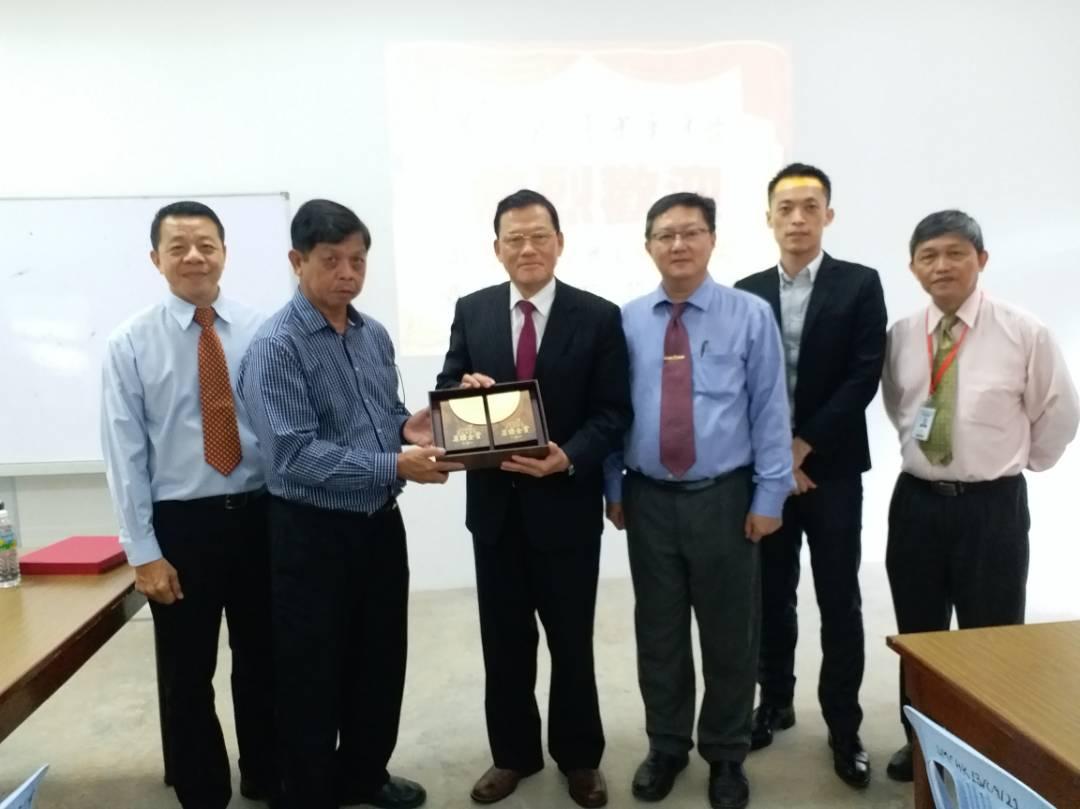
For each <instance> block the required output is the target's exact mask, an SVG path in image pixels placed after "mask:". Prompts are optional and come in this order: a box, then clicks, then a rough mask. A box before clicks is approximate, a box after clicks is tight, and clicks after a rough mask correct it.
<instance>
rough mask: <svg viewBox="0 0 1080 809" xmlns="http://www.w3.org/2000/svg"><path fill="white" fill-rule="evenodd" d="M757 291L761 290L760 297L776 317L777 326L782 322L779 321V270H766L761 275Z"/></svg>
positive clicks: (774, 268)
mask: <svg viewBox="0 0 1080 809" xmlns="http://www.w3.org/2000/svg"><path fill="white" fill-rule="evenodd" d="M759 289H760V290H761V297H763V298H764V299H765V300H767V301H768V302H769V306H771V307H772V310H773V314H774V315H776V322H777V324H778V325H779V324H780V323H782V322H783V321H781V320H780V270H779V269H777V268H776V267H773V268H772V269H771V270H766V271H765V272H764V273H763V275H762V279H761V284H760V287H759Z"/></svg>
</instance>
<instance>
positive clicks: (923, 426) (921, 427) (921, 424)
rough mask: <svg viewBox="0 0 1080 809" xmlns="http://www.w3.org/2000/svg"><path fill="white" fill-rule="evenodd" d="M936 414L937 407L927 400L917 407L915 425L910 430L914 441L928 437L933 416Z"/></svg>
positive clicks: (932, 423)
mask: <svg viewBox="0 0 1080 809" xmlns="http://www.w3.org/2000/svg"><path fill="white" fill-rule="evenodd" d="M935 415H937V408H935V407H934V406H933V405H932V404H930V403H929V402H927V403H926V404H924V405H923V406H922V407H920V408H919V413H918V415H916V416H915V427H914V428H913V429H912V431H911V436H912V438H914V439H915V440H916V441H925V440H926V439H928V438H929V437H930V428H932V427H933V426H934V416H935Z"/></svg>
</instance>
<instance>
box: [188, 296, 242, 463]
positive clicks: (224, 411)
mask: <svg viewBox="0 0 1080 809" xmlns="http://www.w3.org/2000/svg"><path fill="white" fill-rule="evenodd" d="M215 318H216V313H215V312H214V310H213V309H211V308H210V307H209V306H207V307H199V308H197V309H196V310H195V322H196V323H198V324H199V325H200V326H202V334H200V335H199V402H200V404H201V405H202V419H203V455H204V456H205V457H206V462H207V463H208V464H210V466H212V467H213V468H214V469H216V470H217V471H218V472H220V473H221V474H223V475H228V474H229V473H230V472H232V471H233V470H234V469H236V467H237V466H239V465H240V458H241V453H240V431H239V429H238V427H237V424H236V405H235V403H234V402H233V392H232V385H231V384H229V366H228V364H227V363H226V362H225V351H224V349H223V348H222V347H221V339H220V338H219V337H218V334H217V330H216V329H214V320H215Z"/></svg>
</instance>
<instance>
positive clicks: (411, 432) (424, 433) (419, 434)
mask: <svg viewBox="0 0 1080 809" xmlns="http://www.w3.org/2000/svg"><path fill="white" fill-rule="evenodd" d="M401 437H402V438H404V439H405V443H407V444H415V445H416V446H418V447H430V446H431V445H432V444H434V443H435V439H434V437H433V436H432V434H431V408H430V407H425V408H424V409H423V410H417V411H416V412H415V413H413V414H412V415H411V416H409V420H408V421H406V422H405V426H404V427H402V428H401Z"/></svg>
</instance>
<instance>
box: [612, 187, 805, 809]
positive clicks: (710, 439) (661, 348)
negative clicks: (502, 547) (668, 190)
mask: <svg viewBox="0 0 1080 809" xmlns="http://www.w3.org/2000/svg"><path fill="white" fill-rule="evenodd" d="M715 245H716V203H715V202H714V201H713V200H711V199H709V198H708V197H702V196H700V195H698V194H691V193H679V194H671V195H669V196H666V197H663V198H662V199H660V200H658V201H657V202H656V203H654V204H653V206H652V207H651V208H650V209H649V212H648V214H647V215H646V221H645V248H646V250H647V251H648V253H649V255H650V257H651V258H652V259H653V261H654V262H655V264H656V267H657V269H658V270H659V271H660V276H661V283H660V286H659V287H658V288H657V289H656V290H655V291H653V292H651V293H649V294H648V295H646V296H644V297H642V298H638V299H637V300H635V301H631V302H630V303H629V304H627V305H626V307H624V309H623V329H624V330H625V332H626V341H627V345H628V348H629V351H630V386H631V395H632V398H633V405H634V423H633V425H632V427H631V428H630V431H629V432H628V433H627V435H626V440H625V447H624V452H623V453H622V454H620V455H616V456H613V457H612V458H611V459H609V462H608V464H607V480H606V495H607V501H608V506H607V513H608V518H609V519H610V520H611V522H612V524H614V525H615V527H616V528H618V529H620V530H622V529H623V528H625V529H626V531H627V545H628V548H629V553H630V572H631V577H632V579H633V584H634V596H635V599H636V610H635V632H636V635H637V649H638V677H639V684H640V686H641V694H642V697H643V699H644V702H645V730H646V733H647V734H648V737H649V754H648V756H647V757H646V758H645V760H644V761H643V762H642V763H641V765H640V766H639V767H638V769H637V772H636V773H635V775H634V781H633V787H632V788H633V793H634V795H635V796H636V797H638V798H639V799H642V800H649V801H657V800H660V799H662V798H663V797H665V796H666V795H667V794H668V792H670V791H671V788H672V785H673V783H674V781H675V777H676V775H678V773H679V772H680V771H681V770H682V769H683V768H684V767H686V765H687V763H688V760H689V758H688V755H687V754H688V753H689V751H690V749H691V748H692V747H693V741H692V734H693V725H694V704H695V703H694V662H693V649H692V647H691V642H690V611H691V608H692V609H693V611H694V614H695V615H696V616H697V621H698V628H699V629H700V637H701V658H702V669H703V672H704V679H705V694H704V699H703V701H702V705H701V715H700V717H699V719H698V728H697V743H698V752H699V753H700V754H701V756H702V757H703V758H704V759H705V760H706V761H708V762H709V765H710V775H709V788H708V796H709V802H710V804H711V805H712V806H713V807H714V809H735V808H737V807H744V806H746V805H747V803H748V802H749V797H750V791H749V784H748V782H747V779H746V774H745V772H744V771H743V765H742V762H743V760H744V759H745V758H746V754H747V752H748V751H749V748H750V717H751V712H752V711H753V707H754V690H755V675H756V672H757V659H758V636H759V631H760V623H761V614H760V613H761V607H760V599H761V593H760V589H761V579H760V567H759V565H760V561H759V548H758V544H757V543H758V542H759V541H760V540H761V538H762V537H764V536H766V535H768V534H771V533H773V532H774V531H776V530H777V529H778V528H779V527H780V524H781V519H780V517H781V513H782V511H783V506H784V500H785V499H786V498H787V496H788V493H789V492H790V491H791V489H792V487H793V485H794V481H793V478H792V462H791V425H790V416H789V412H788V401H787V391H786V387H785V385H786V383H785V371H784V354H783V349H782V345H781V340H780V332H779V330H778V329H777V326H776V321H775V318H774V317H773V314H772V310H771V309H770V308H769V305H768V304H767V303H765V302H764V301H763V300H761V299H760V298H758V297H756V296H753V295H750V294H748V293H745V292H741V291H737V290H733V289H729V288H727V287H722V286H720V285H719V284H717V283H716V282H715V281H713V279H712V278H711V277H710V275H709V270H708V266H709V258H710V256H711V255H712V251H713V248H714V246H715ZM624 470H625V475H624Z"/></svg>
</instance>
